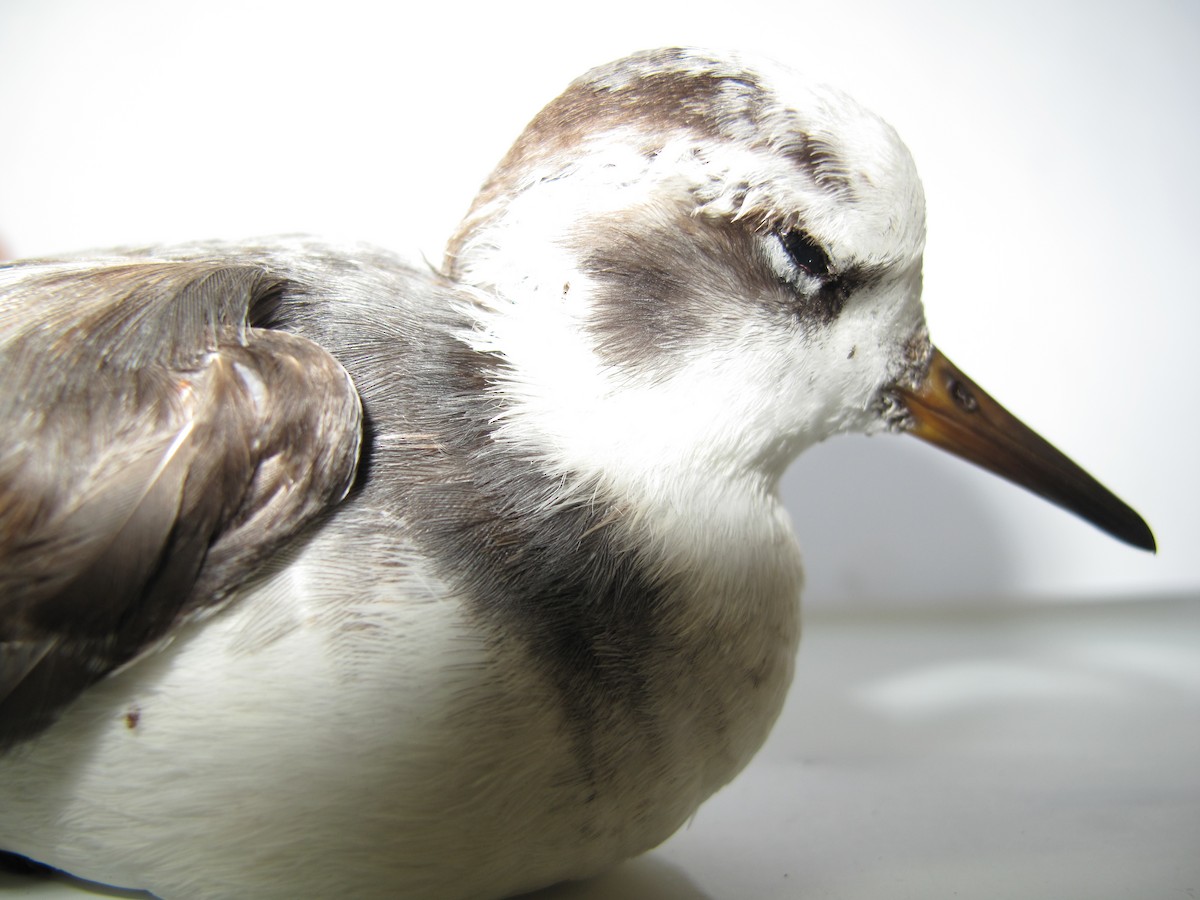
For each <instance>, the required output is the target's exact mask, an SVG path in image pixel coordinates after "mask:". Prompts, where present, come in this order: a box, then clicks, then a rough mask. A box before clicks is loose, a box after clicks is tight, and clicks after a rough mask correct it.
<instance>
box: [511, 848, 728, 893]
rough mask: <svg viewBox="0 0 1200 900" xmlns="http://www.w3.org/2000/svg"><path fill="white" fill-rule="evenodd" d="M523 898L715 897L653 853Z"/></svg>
mask: <svg viewBox="0 0 1200 900" xmlns="http://www.w3.org/2000/svg"><path fill="white" fill-rule="evenodd" d="M521 900H712V898H710V897H709V895H708V894H706V893H704V892H703V891H702V890H700V888H698V887H696V885H695V884H693V883H692V881H691V879H689V878H688V877H687V875H685V874H684V872H683V870H682V869H680V868H679V867H678V866H675V865H672V864H671V863H669V862H667V861H665V860H663V859H660V858H658V857H656V856H654V855H653V854H651V855H650V856H641V857H638V858H637V859H633V860H630V861H629V862H626V863H622V864H621V865H619V866H617V868H615V869H613V870H612V871H611V872H608V873H606V874H604V875H600V876H599V877H597V878H592V879H590V880H588V881H576V882H570V883H568V884H558V885H555V886H554V887H549V888H545V889H544V890H540V891H534V892H533V893H532V894H523V895H521Z"/></svg>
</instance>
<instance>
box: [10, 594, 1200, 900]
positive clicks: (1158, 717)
mask: <svg viewBox="0 0 1200 900" xmlns="http://www.w3.org/2000/svg"><path fill="white" fill-rule="evenodd" d="M1198 648H1200V598H1197V597H1190V598H1186V599H1183V600H1178V601H1171V602H1167V601H1159V602H1153V603H1142V602H1138V603H1126V604H1107V605H1100V606H1089V605H1071V606H1066V607H1056V608H1041V609H1038V608H1030V607H1025V608H1019V607H1013V606H1005V607H1000V608H997V609H993V610H974V611H972V612H970V613H966V614H961V615H946V614H942V615H937V614H930V615H918V614H901V615H895V616H892V617H874V618H858V617H845V618H837V617H829V616H825V617H821V616H817V617H813V619H812V620H811V621H810V623H809V628H808V632H807V635H806V638H805V645H804V648H803V650H802V652H801V654H800V665H799V668H798V671H797V678H796V685H795V687H794V688H793V692H792V695H791V698H790V700H789V703H788V705H787V708H786V709H785V711H784V714H783V716H782V718H781V720H780V722H779V724H778V726H777V727H776V729H775V732H774V734H772V736H771V738H770V740H769V741H768V744H767V746H766V748H764V750H763V752H762V753H761V754H760V755H759V757H758V758H757V759H756V760H755V761H754V762H753V763H752V764H751V765H750V767H749V768H748V769H747V770H746V772H744V773H743V775H742V776H741V777H740V778H738V779H737V780H736V781H735V782H734V783H733V784H732V785H730V786H729V787H727V788H726V789H725V790H724V791H722V792H721V793H720V794H718V795H717V796H716V797H715V798H714V799H713V800H712V801H710V802H709V803H708V804H706V805H705V806H704V807H702V808H701V810H700V812H699V814H698V815H697V816H696V818H695V820H694V821H693V822H692V824H691V825H690V826H688V827H687V828H685V829H684V830H683V831H681V832H680V833H679V834H677V835H676V836H675V837H674V838H672V839H671V840H670V841H668V842H667V843H666V844H664V845H663V846H662V847H661V848H659V849H658V850H657V851H655V852H653V853H651V854H649V855H648V856H645V857H643V858H641V859H639V860H635V861H633V862H631V863H628V864H626V865H624V866H622V867H620V868H619V869H617V870H616V871H614V872H613V873H611V874H610V875H608V876H606V877H604V878H600V879H597V880H595V881H593V882H589V883H585V884H577V885H566V886H561V887H558V888H554V889H551V890H548V891H543V892H540V893H538V894H536V895H532V896H531V898H530V900H535V898H536V900H631V898H633V900H776V898H777V900H786V898H803V900H878V898H885V897H886V898H889V900H904V898H914V900H940V898H950V897H960V898H989V900H992V898H1012V900H1029V898H1043V897H1044V898H1055V900H1071V898H1089V900H1107V898H1112V900H1129V898H1167V897H1180V898H1188V897H1196V896H1200V766H1198V765H1197V760H1200V652H1198ZM0 896H3V897H4V898H5V900H9V898H13V900H15V898H18V897H32V898H37V900H53V898H81V897H82V896H86V894H85V893H83V892H82V891H80V890H79V889H76V888H73V887H71V886H68V885H64V884H62V883H58V882H45V881H37V880H29V879H17V878H14V877H7V878H6V877H3V876H0Z"/></svg>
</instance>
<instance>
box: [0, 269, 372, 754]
mask: <svg viewBox="0 0 1200 900" xmlns="http://www.w3.org/2000/svg"><path fill="white" fill-rule="evenodd" d="M296 289H297V288H296V286H294V285H291V284H289V283H288V282H287V281H286V280H284V279H280V278H277V277H274V276H272V275H270V274H269V273H268V272H266V271H265V270H264V269H263V268H261V267H258V266H254V265H230V264H228V263H224V262H220V261H207V260H199V261H196V260H193V261H160V260H158V261H156V260H132V261H130V260H113V261H110V262H107V263H103V264H93V265H84V264H80V263H42V264H28V265H25V266H15V267H8V268H7V269H3V270H0V384H2V385H3V390H2V391H0V423H2V426H3V433H2V434H0V747H2V746H4V745H5V744H6V743H10V742H12V741H13V740H16V739H19V738H21V737H23V736H26V735H28V734H31V733H34V732H36V731H37V730H39V729H41V728H42V727H44V726H45V725H46V724H48V723H49V722H50V721H52V719H53V717H54V715H55V714H56V712H57V711H58V710H59V709H60V708H61V707H62V706H63V705H65V704H66V703H67V702H69V701H70V700H71V699H72V698H73V697H74V696H75V695H76V694H77V693H78V692H79V691H80V690H82V689H83V688H84V687H86V686H87V685H88V684H90V683H92V682H94V681H95V680H97V679H99V678H101V677H103V676H104V675H105V674H106V673H108V672H110V671H112V670H113V669H114V668H116V667H118V666H121V665H124V664H125V663H127V662H129V661H130V660H132V659H134V658H135V657H137V656H138V655H139V654H141V653H143V652H145V651H146V650H147V649H148V648H150V647H152V646H154V645H155V644H156V643H157V642H160V641H161V640H163V639H164V637H165V636H167V635H168V634H169V633H170V631H171V630H172V629H173V628H174V627H175V626H176V625H178V624H179V623H180V622H182V621H185V620H187V619H188V618H189V617H192V616H194V615H197V614H199V613H202V612H204V611H207V610H212V609H214V608H216V607H217V606H219V605H220V604H221V603H222V602H224V601H225V600H226V599H227V598H228V597H229V595H230V593H231V592H232V591H234V590H235V589H236V588H237V587H238V585H240V584H242V583H243V582H244V581H245V580H246V579H247V578H248V577H249V576H250V575H251V574H252V573H253V572H254V571H255V569H256V568H257V567H258V566H259V565H260V564H261V563H262V562H263V561H264V560H265V559H266V558H267V557H268V556H270V554H271V553H272V552H274V551H275V550H276V549H277V548H278V547H279V546H280V545H281V544H282V543H283V542H285V541H287V540H288V539H290V538H292V537H294V536H295V535H296V534H297V533H298V532H299V531H301V530H302V529H303V528H304V527H305V526H306V525H307V524H309V523H310V522H311V521H313V520H314V519H315V518H316V517H317V516H319V515H320V514H321V513H323V512H324V511H325V510H327V509H328V508H329V507H331V506H332V505H334V504H336V503H337V502H338V501H339V500H341V499H342V497H344V496H345V494H346V492H347V491H348V489H349V487H350V484H351V483H352V481H353V479H354V475H355V470H356V466H357V460H358V452H359V445H360V438H361V428H362V410H361V406H360V403H359V398H358V394H357V392H356V391H355V389H354V386H353V385H352V384H351V382H350V379H349V376H348V375H347V374H346V372H345V370H344V369H343V368H342V366H341V365H340V364H339V363H338V361H337V360H336V359H334V358H333V357H332V356H331V355H330V354H328V353H327V352H325V351H324V350H323V349H321V348H320V347H319V346H317V345H316V344H314V343H313V342H311V341H309V340H307V339H305V338H302V337H299V336H296V335H293V334H288V333H284V332H279V331H271V330H265V329H258V328H252V327H250V326H249V324H248V323H249V321H250V320H251V318H252V316H253V313H254V310H255V308H256V307H258V306H259V305H261V304H270V305H271V306H272V307H278V306H279V304H280V303H285V302H286V297H287V294H288V292H289V291H293V290H296Z"/></svg>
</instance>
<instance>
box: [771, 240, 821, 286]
mask: <svg viewBox="0 0 1200 900" xmlns="http://www.w3.org/2000/svg"><path fill="white" fill-rule="evenodd" d="M779 240H780V243H782V244H783V249H784V250H786V251H787V255H788V256H789V257H791V260H792V262H793V263H795V264H796V267H797V268H798V269H801V270H803V271H805V272H807V273H808V274H809V275H812V276H813V277H814V278H827V277H828V276H829V274H830V271H829V265H830V264H829V256H828V255H827V254H826V253H825V251H824V250H822V249H821V246H820V244H818V243H817V242H816V241H814V240H813V239H812V238H811V237H809V236H808V235H807V234H805V233H804V232H803V231H788V232H785V233H783V234H781V235H780V236H779Z"/></svg>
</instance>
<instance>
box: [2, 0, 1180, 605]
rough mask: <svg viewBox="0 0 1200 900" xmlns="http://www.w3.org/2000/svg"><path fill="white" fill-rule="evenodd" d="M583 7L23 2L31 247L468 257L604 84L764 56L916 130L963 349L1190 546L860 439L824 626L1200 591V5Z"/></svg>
mask: <svg viewBox="0 0 1200 900" xmlns="http://www.w3.org/2000/svg"><path fill="white" fill-rule="evenodd" d="M565 9H566V8H565V7H563V6H562V5H561V4H560V3H557V2H555V3H549V2H546V3H534V4H523V5H519V6H514V5H512V4H492V5H489V6H483V5H479V6H476V7H471V6H468V7H463V6H461V5H459V4H430V5H427V6H426V7H425V8H423V9H421V10H419V11H416V12H414V10H413V7H412V6H411V5H405V4H382V3H380V4H372V3H364V2H357V0H344V2H340V3H337V4H317V3H311V2H287V3H285V2H282V0H272V2H254V3H247V2H244V0H213V2H206V3H192V4H187V3H175V4H163V3H157V2H153V0H110V2H106V3H100V4H98V3H90V2H86V0H74V2H72V0H5V2H4V3H3V4H0V110H3V123H4V124H3V132H2V133H3V140H0V242H2V243H3V244H5V245H6V246H7V247H8V249H9V251H10V252H11V253H13V254H21V255H25V254H39V253H49V252H55V251H70V250H77V249H82V248H86V247H97V246H105V245H111V244H115V243H121V242H155V241H170V240H184V239H193V238H206V237H225V238H236V237H240V236H248V235H253V234H260V233H269V232H278V231H311V232H317V233H322V234H327V235H331V236H340V237H349V238H363V239H367V240H371V241H374V242H378V243H381V244H385V245H388V246H391V247H394V248H397V249H402V250H403V249H408V250H417V249H419V250H421V251H423V252H424V253H425V254H427V255H428V256H429V257H430V258H432V259H435V260H436V259H437V258H439V256H440V251H441V246H442V244H443V242H444V240H445V238H446V236H447V235H448V233H449V232H450V230H451V229H452V228H453V226H454V224H455V222H456V221H457V219H458V218H459V217H460V216H461V214H462V213H463V211H465V209H466V207H467V205H468V203H469V201H470V198H471V196H472V194H473V193H474V191H475V188H476V186H477V185H478V184H479V182H480V181H481V180H482V179H483V178H484V176H485V175H486V173H487V172H488V170H489V169H490V168H491V167H492V165H494V163H495V162H496V160H497V159H498V158H499V156H500V155H501V153H502V152H503V151H504V149H505V148H506V147H507V145H508V144H509V142H510V141H511V140H512V138H513V137H515V135H516V134H517V132H518V131H519V129H520V128H521V126H522V125H523V124H524V122H526V121H527V120H528V119H529V117H530V116H532V115H533V113H534V112H535V111H536V110H537V109H538V108H539V107H540V106H541V105H542V104H543V103H545V102H546V101H548V100H549V99H550V98H551V97H552V96H554V95H555V94H556V93H558V91H559V90H561V88H562V87H563V86H564V85H565V84H566V82H567V81H568V80H569V79H571V78H573V77H575V76H576V75H578V74H580V73H581V72H582V71H583V70H584V69H586V68H587V67H588V66H590V65H593V64H596V63H599V62H602V61H606V60H608V59H611V58H615V57H617V56H620V55H623V54H625V53H627V52H629V51H631V50H634V49H640V48H643V47H648V46H656V45H664V44H673V43H693V44H701V45H723V46H732V47H737V48H739V49H743V50H747V51H753V52H760V53H765V54H767V55H770V56H773V57H775V58H778V59H780V60H783V61H786V62H788V63H789V64H792V65H794V66H798V67H802V68H805V69H806V70H808V71H810V72H812V73H814V74H816V75H818V76H820V77H821V78H823V79H825V80H828V81H831V82H834V83H837V84H839V85H841V86H843V87H844V88H846V89H847V90H849V91H850V92H851V93H853V94H855V95H856V96H858V97H859V99H860V100H862V101H863V102H864V103H866V104H867V105H869V106H871V107H872V108H875V109H876V110H877V111H879V112H880V113H881V114H882V115H884V116H885V117H886V118H887V119H888V120H889V121H891V122H892V123H893V124H894V125H895V126H896V127H897V128H898V130H899V131H900V133H901V135H902V136H903V137H904V139H905V140H906V141H907V143H908V144H909V146H910V147H911V148H912V150H913V153H914V155H915V157H916V159H917V164H918V166H919V168H920V170H921V173H922V175H923V178H924V180H925V184H926V189H927V193H928V200H929V210H930V233H929V238H930V240H929V251H928V254H927V259H926V294H925V299H926V306H927V309H928V313H929V319H930V322H931V325H932V329H933V334H934V337H935V339H936V340H937V342H938V343H939V344H940V345H941V346H942V349H943V350H945V351H946V353H947V354H948V355H949V356H950V357H951V358H952V359H953V360H954V361H955V362H957V363H958V364H959V365H961V366H962V367H963V368H964V370H966V371H967V372H968V373H969V374H971V375H972V376H973V377H975V378H976V379H977V380H978V381H979V382H980V383H981V384H982V385H983V386H984V387H985V388H987V389H989V390H990V391H992V392H993V393H994V394H995V395H996V396H997V397H998V399H1000V400H1001V401H1002V402H1004V403H1005V404H1007V405H1008V406H1009V407H1010V408H1011V409H1012V410H1013V411H1014V412H1016V413H1017V414H1018V415H1020V416H1022V417H1023V418H1025V419H1026V420H1027V421H1029V422H1030V424H1031V425H1033V426H1034V427H1035V428H1038V429H1039V430H1041V431H1043V433H1045V435H1046V436H1047V437H1048V438H1050V439H1051V440H1052V441H1053V442H1054V443H1056V444H1058V445H1059V446H1060V447H1061V448H1062V449H1064V450H1065V451H1067V452H1068V453H1070V454H1071V455H1073V456H1075V457H1077V459H1078V460H1079V461H1080V462H1081V463H1082V464H1083V465H1084V466H1085V467H1086V468H1089V469H1090V470H1092V471H1093V473H1094V474H1095V475H1097V476H1098V477H1099V478H1100V480H1101V481H1103V482H1105V483H1106V484H1108V485H1109V486H1110V487H1111V488H1113V489H1114V490H1115V491H1116V492H1117V493H1118V494H1119V495H1121V496H1122V497H1124V498H1125V499H1127V500H1128V501H1129V502H1131V503H1132V504H1133V505H1134V506H1135V507H1136V508H1138V509H1139V511H1140V512H1142V513H1143V514H1144V515H1145V516H1146V518H1147V519H1148V520H1149V522H1150V523H1151V525H1152V526H1153V527H1154V529H1155V531H1156V533H1157V535H1158V537H1159V540H1160V546H1161V548H1162V550H1161V553H1160V555H1159V556H1158V558H1150V557H1149V556H1145V555H1142V554H1139V553H1136V552H1134V551H1131V550H1129V551H1127V550H1125V549H1123V548H1120V547H1117V546H1115V545H1112V544H1110V543H1108V542H1107V539H1106V538H1103V537H1102V536H1100V535H1098V534H1095V533H1094V532H1093V530H1092V529H1090V528H1088V527H1087V526H1083V525H1080V524H1077V523H1075V522H1072V521H1070V520H1069V519H1067V518H1066V517H1064V516H1063V515H1062V514H1060V513H1059V512H1057V511H1056V510H1053V509H1051V508H1049V507H1044V506H1043V505H1041V504H1040V503H1039V502H1037V501H1034V500H1030V499H1028V498H1026V497H1025V496H1023V495H1022V494H1021V492H1019V491H1017V490H1015V489H1012V488H1010V487H1008V486H1006V485H1003V484H1001V483H1000V482H998V481H995V480H992V479H990V478H989V477H988V476H985V475H983V474H981V473H975V472H973V471H969V470H967V469H965V468H962V467H960V466H959V465H958V464H957V463H956V462H955V461H952V460H949V459H944V458H942V457H941V455H940V454H937V453H935V452H934V451H931V450H929V449H928V448H924V447H918V446H911V447H910V446H905V445H906V444H910V443H913V442H910V441H902V440H885V439H878V440H876V441H872V442H865V441H861V440H859V441H853V440H849V439H847V440H844V441H840V442H835V443H834V444H832V445H829V446H827V447H822V448H819V449H818V451H817V453H816V454H814V455H812V456H810V457H809V458H807V459H804V460H802V461H801V463H800V465H799V466H798V468H797V469H796V470H795V471H794V472H793V473H792V475H791V476H790V477H789V482H788V494H789V500H790V502H791V505H792V508H793V509H794V510H795V511H796V514H797V518H798V519H800V520H801V530H802V532H804V536H805V539H806V547H807V549H808V554H809V559H810V560H811V565H810V576H811V577H810V586H811V587H810V591H809V595H808V602H809V604H810V606H812V607H820V606H822V605H831V604H834V603H836V602H841V601H843V600H846V599H847V598H857V599H860V600H862V599H865V600H867V601H872V600H878V599H879V598H888V599H889V600H895V599H900V600H919V601H921V602H928V601H938V600H946V601H953V602H957V600H958V598H960V597H962V596H964V595H969V596H976V597H978V596H997V595H1003V596H1013V595H1015V596H1022V597H1025V598H1034V599H1036V598H1039V597H1047V596H1049V597H1096V596H1103V595H1106V594H1111V593H1123V594H1137V595H1154V594H1156V593H1161V592H1163V591H1172V590H1180V589H1185V590H1197V589H1200V554H1196V553H1194V552H1193V548H1195V547H1196V546H1197V545H1198V544H1200V517H1197V516H1196V514H1195V500H1196V498H1197V497H1198V496H1200V467H1197V466H1196V465H1195V464H1194V455H1195V452H1196V451H1195V448H1196V446H1197V445H1198V444H1200V440H1198V438H1200V426H1198V425H1197V421H1198V420H1197V416H1196V415H1195V413H1194V410H1193V404H1192V402H1191V397H1190V388H1191V384H1192V382H1193V381H1194V375H1193V373H1192V371H1191V370H1192V368H1194V362H1193V360H1194V356H1195V353H1194V351H1193V347H1192V345H1193V343H1194V341H1195V335H1196V334H1197V333H1200V305H1198V304H1196V303H1195V302H1194V298H1195V294H1196V291H1195V287H1194V281H1195V274H1194V255H1195V254H1194V248H1195V246H1196V244H1197V240H1198V238H1200V220H1198V219H1197V218H1196V217H1195V215H1194V210H1195V209H1196V208H1197V206H1198V205H1200V174H1198V173H1200V167H1198V166H1197V165H1196V160H1197V159H1200V117H1197V116H1196V115H1195V114H1194V111H1195V108H1196V100H1197V96H1196V95H1197V87H1198V85H1200V8H1198V7H1196V6H1195V5H1194V4H1182V3H1172V2H1165V0H1164V2H1145V3H1141V4H1139V5H1138V7H1137V11H1136V13H1132V12H1131V11H1130V7H1129V6H1128V4H1124V3H1105V2H1086V3H1084V2H1079V3H1047V2H1044V0H1008V2H999V0H997V2H979V3H970V4H963V3H953V2H948V0H947V2H941V3H939V2H914V3H905V4H891V3H887V2H884V0H838V2H824V3H802V2H794V0H787V2H765V0H746V2H740V3H737V4H735V5H733V6H731V5H730V4H729V3H727V2H725V0H700V2H688V3H682V2H680V3H660V4H647V3H645V2H642V0H637V2H634V0H613V2H608V3H605V4H602V5H600V6H595V5H592V6H588V7H587V8H586V9H584V8H580V9H578V10H575V9H571V10H567V11H564V10H565ZM930 498H932V500H931V499H930ZM931 508H932V509H934V510H936V511H937V513H938V516H933V515H931V514H930V509H931ZM864 562H865V565H864Z"/></svg>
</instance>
